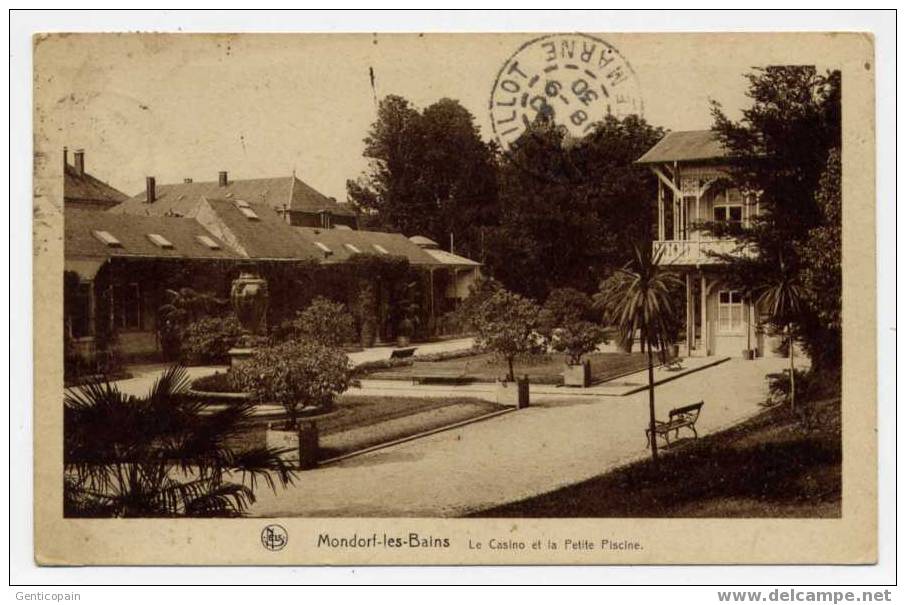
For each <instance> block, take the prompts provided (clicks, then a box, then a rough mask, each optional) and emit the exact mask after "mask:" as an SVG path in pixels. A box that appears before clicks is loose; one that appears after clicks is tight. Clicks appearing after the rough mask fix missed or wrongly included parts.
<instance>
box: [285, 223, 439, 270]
mask: <svg viewBox="0 0 906 605" xmlns="http://www.w3.org/2000/svg"><path fill="white" fill-rule="evenodd" d="M293 229H295V230H296V232H297V233H298V234H299V236H300V237H301V238H302V239H304V240H305V241H306V242H307V244H308V245H309V246H310V247H311V249H312V250H314V251H315V252H316V253H317V254H318V255H319V256H320V258H322V259H324V260H327V261H330V262H342V261H345V260H347V259H349V258H350V257H352V256H355V255H356V254H377V255H380V254H388V255H391V256H403V257H406V258H407V259H408V260H409V264H411V265H416V266H424V265H436V264H438V263H437V261H436V260H435V259H434V258H433V257H432V256H430V255H428V254H426V253H425V251H424V250H422V249H421V248H419V247H418V246H417V245H415V244H413V243H412V242H410V241H409V240H408V239H407V238H406V236H405V235H402V234H400V233H385V232H383V231H354V230H351V229H313V228H311V227H293ZM316 242H319V243H321V244H322V245H324V246H327V248H328V249H329V250H330V253H329V254H328V253H327V251H326V250H323V249H322V248H320V247H319V246H318V245H317V243H316ZM383 250H386V253H385V252H383Z"/></svg>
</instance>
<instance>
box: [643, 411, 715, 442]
mask: <svg viewBox="0 0 906 605" xmlns="http://www.w3.org/2000/svg"><path fill="white" fill-rule="evenodd" d="M703 405H705V402H704V401H699V402H698V403H692V404H690V405H684V406H682V407H678V408H674V409H672V410H670V415H669V418H668V419H667V420H666V421H665V420H655V421H654V432H655V435H657V436H660V437H663V438H664V440H665V441H666V442H667V445H670V432H671V431H673V438H674V439H676V438H677V437H679V430H680V429H681V428H683V427H687V428H689V429H690V430H691V431H692V433H693V434H694V435H695V438H696V439H698V431H696V430H695V423H696V422H698V415H699V414H700V413H701V411H702V406H703ZM645 440H646V441H647V442H648V445H651V429H650V428H647V429H645Z"/></svg>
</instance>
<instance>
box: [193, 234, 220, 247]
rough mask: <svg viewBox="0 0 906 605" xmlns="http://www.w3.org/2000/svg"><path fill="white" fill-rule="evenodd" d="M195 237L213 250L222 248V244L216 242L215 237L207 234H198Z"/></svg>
mask: <svg viewBox="0 0 906 605" xmlns="http://www.w3.org/2000/svg"><path fill="white" fill-rule="evenodd" d="M195 239H197V240H198V241H199V242H201V244H202V245H203V246H207V247H208V248H210V249H211V250H220V244H218V243H217V242H215V241H214V240H213V239H211V238H210V237H208V236H207V235H197V236H195Z"/></svg>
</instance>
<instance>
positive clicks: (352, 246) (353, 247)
mask: <svg viewBox="0 0 906 605" xmlns="http://www.w3.org/2000/svg"><path fill="white" fill-rule="evenodd" d="M343 245H344V246H346V249H347V250H349V251H350V252H352V253H354V254H361V253H362V251H361V250H359V249H358V247H356V245H355V244H343Z"/></svg>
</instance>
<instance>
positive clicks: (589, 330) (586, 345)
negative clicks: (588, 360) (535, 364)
mask: <svg viewBox="0 0 906 605" xmlns="http://www.w3.org/2000/svg"><path fill="white" fill-rule="evenodd" d="M594 317H595V311H594V307H593V305H592V301H591V298H590V297H589V296H588V295H587V294H585V293H583V292H580V291H579V290H575V289H573V288H559V289H557V290H554V291H552V292H551V293H550V295H549V296H548V297H547V300H546V301H545V302H544V307H542V309H541V312H540V313H539V314H538V326H539V331H540V332H541V334H543V335H544V337H545V338H546V339H547V340H548V342H550V346H551V348H552V349H553V350H554V351H557V352H558V353H566V354H567V355H569V363H570V364H572V365H577V364H579V363H581V361H582V356H583V355H585V354H587V353H592V352H594V351H595V350H596V349H597V348H598V345H599V344H601V343H602V342H606V338H605V336H606V335H605V332H604V328H603V327H601V326H599V325H597V324H596V323H594V322H593V321H592V320H593V319H594Z"/></svg>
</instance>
